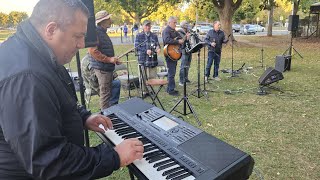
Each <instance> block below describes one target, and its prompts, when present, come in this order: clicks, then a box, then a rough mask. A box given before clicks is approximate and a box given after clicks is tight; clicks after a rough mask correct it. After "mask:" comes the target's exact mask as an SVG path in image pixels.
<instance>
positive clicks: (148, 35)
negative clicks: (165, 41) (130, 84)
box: [134, 20, 160, 92]
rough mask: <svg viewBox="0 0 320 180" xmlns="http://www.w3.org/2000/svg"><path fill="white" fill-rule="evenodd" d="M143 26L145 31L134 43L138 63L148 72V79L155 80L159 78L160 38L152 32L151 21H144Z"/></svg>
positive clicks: (138, 35)
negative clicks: (158, 55)
mask: <svg viewBox="0 0 320 180" xmlns="http://www.w3.org/2000/svg"><path fill="white" fill-rule="evenodd" d="M142 26H143V31H142V32H140V33H139V34H137V36H136V39H135V41H134V46H135V47H136V49H137V52H138V62H139V65H140V67H141V68H142V70H143V71H145V72H146V74H147V78H148V79H154V78H156V77H157V65H158V58H157V54H159V52H160V44H159V41H158V36H157V35H156V34H154V33H152V32H151V31H150V30H151V21H149V20H145V21H143V23H142ZM140 82H141V75H140ZM143 86H144V85H143ZM145 88H146V87H143V88H142V89H143V91H144V92H145Z"/></svg>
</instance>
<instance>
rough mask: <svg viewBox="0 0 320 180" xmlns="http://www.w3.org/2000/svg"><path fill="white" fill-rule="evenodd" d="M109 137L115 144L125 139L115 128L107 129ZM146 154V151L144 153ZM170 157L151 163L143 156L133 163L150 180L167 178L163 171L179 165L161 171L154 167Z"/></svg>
mask: <svg viewBox="0 0 320 180" xmlns="http://www.w3.org/2000/svg"><path fill="white" fill-rule="evenodd" d="M99 127H100V128H102V129H104V127H103V126H102V125H99ZM104 134H105V135H106V136H107V137H108V139H109V140H110V141H111V142H112V143H113V144H115V145H118V144H120V143H121V142H122V141H123V140H124V139H123V138H122V137H121V136H119V135H118V134H117V133H116V132H115V130H110V129H109V130H107V131H106V130H105V133H104ZM149 144H150V143H148V144H145V146H146V145H149ZM158 150H159V149H158V148H156V149H153V150H151V151H149V152H147V153H150V152H154V151H158ZM144 154H145V153H144ZM168 159H170V158H169V157H167V158H164V159H162V160H159V161H157V162H153V163H149V162H148V161H147V160H146V159H145V158H142V159H141V160H135V161H134V162H133V164H134V165H135V166H136V167H137V168H138V169H139V170H140V171H141V172H142V173H143V174H144V175H145V176H146V177H147V178H148V179H150V180H152V179H156V180H166V176H162V173H163V172H164V171H167V170H170V169H173V168H176V167H179V165H173V166H171V167H169V168H166V169H163V170H161V171H157V168H158V167H156V168H154V167H153V165H154V164H155V163H158V162H162V161H165V160H168ZM194 179H195V177H194V176H188V177H186V178H184V180H194Z"/></svg>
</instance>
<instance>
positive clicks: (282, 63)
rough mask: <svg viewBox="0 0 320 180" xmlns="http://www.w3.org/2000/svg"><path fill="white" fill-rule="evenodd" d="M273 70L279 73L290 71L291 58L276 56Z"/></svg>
mask: <svg viewBox="0 0 320 180" xmlns="http://www.w3.org/2000/svg"><path fill="white" fill-rule="evenodd" d="M275 69H276V70H277V71H280V72H285V71H286V70H288V71H290V69H291V56H288V55H278V56H276V61H275Z"/></svg>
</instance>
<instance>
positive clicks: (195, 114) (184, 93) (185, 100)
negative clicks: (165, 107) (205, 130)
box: [169, 66, 201, 126]
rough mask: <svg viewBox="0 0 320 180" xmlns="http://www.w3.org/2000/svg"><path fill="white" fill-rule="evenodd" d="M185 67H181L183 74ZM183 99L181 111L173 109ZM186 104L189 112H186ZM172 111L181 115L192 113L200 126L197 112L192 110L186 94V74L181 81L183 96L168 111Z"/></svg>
mask: <svg viewBox="0 0 320 180" xmlns="http://www.w3.org/2000/svg"><path fill="white" fill-rule="evenodd" d="M186 69H187V66H185V67H183V71H184V75H185V74H186ZM182 101H183V113H181V112H179V111H177V110H175V108H176V107H177V106H178V105H179V104H180V103H181V102H182ZM187 104H188V107H189V110H190V113H187ZM172 111H176V112H178V113H180V114H182V115H184V116H185V115H188V114H191V113H192V114H193V116H194V118H195V119H196V120H197V123H198V125H199V126H201V122H200V120H199V118H198V116H197V113H196V112H195V111H194V109H193V107H192V105H191V103H190V101H189V99H188V96H187V82H186V76H184V81H183V97H182V98H181V99H180V100H179V101H178V102H177V103H176V104H175V105H174V106H173V108H172V109H171V110H170V111H169V113H171V112H172Z"/></svg>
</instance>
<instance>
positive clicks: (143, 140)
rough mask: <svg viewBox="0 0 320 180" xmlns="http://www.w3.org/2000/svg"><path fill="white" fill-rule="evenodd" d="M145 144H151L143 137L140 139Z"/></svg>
mask: <svg viewBox="0 0 320 180" xmlns="http://www.w3.org/2000/svg"><path fill="white" fill-rule="evenodd" d="M138 139H139V140H140V141H141V142H142V143H143V144H148V143H151V142H150V141H149V140H148V139H147V138H145V137H142V138H138Z"/></svg>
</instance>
